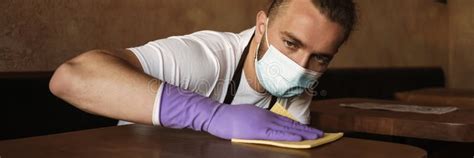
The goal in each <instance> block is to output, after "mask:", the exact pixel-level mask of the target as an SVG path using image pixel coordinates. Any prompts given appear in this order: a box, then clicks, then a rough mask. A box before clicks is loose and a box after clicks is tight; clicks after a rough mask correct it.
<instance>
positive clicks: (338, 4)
mask: <svg viewBox="0 0 474 158" xmlns="http://www.w3.org/2000/svg"><path fill="white" fill-rule="evenodd" d="M289 1H290V0H272V3H271V4H270V7H269V8H268V11H267V14H268V16H269V17H270V19H273V18H272V17H276V16H277V15H278V13H279V11H281V8H284V7H285V6H286V5H285V4H286V3H288V2H289ZM311 1H312V2H313V4H314V6H315V7H316V8H318V9H319V11H320V12H321V13H323V14H324V15H325V16H326V17H327V18H329V20H331V21H333V22H336V23H338V24H339V25H341V26H342V27H343V29H344V39H343V42H344V41H346V40H347V39H348V38H349V35H350V34H351V32H352V30H353V28H354V25H355V23H356V22H357V13H356V9H355V3H354V2H353V1H352V0H311Z"/></svg>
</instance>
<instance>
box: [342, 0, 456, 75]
mask: <svg viewBox="0 0 474 158" xmlns="http://www.w3.org/2000/svg"><path fill="white" fill-rule="evenodd" d="M356 2H358V5H359V14H360V18H359V25H358V26H357V28H356V31H355V32H354V34H353V36H352V37H351V39H350V41H349V42H348V43H346V45H345V46H344V47H343V48H342V49H341V52H340V54H338V55H337V58H336V60H335V62H334V65H333V67H411V66H442V67H444V68H447V62H448V61H447V60H446V59H447V57H448V45H447V43H446V42H447V37H448V16H447V11H448V9H447V6H446V5H445V4H442V3H437V2H435V1H434V0H356Z"/></svg>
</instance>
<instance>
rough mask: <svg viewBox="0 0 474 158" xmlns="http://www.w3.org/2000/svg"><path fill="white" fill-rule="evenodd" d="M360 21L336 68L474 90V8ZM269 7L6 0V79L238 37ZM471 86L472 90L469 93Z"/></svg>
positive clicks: (417, 9)
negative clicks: (175, 42)
mask: <svg viewBox="0 0 474 158" xmlns="http://www.w3.org/2000/svg"><path fill="white" fill-rule="evenodd" d="M355 1H356V2H357V3H358V6H359V13H360V14H361V16H360V17H361V18H360V20H359V25H358V26H357V28H356V31H355V32H354V34H353V36H352V38H351V39H350V41H349V42H348V43H346V44H345V45H344V46H343V47H342V48H341V51H340V53H339V54H338V55H337V57H336V59H335V61H334V63H333V65H332V67H412V66H420V67H421V66H441V67H443V69H444V70H445V72H446V73H447V76H448V77H449V81H450V82H449V85H450V86H452V87H469V88H473V89H474V84H473V81H472V78H473V76H472V74H474V73H473V71H474V68H473V64H472V63H473V62H474V59H473V57H472V55H471V52H470V50H472V49H474V48H473V47H474V46H473V45H472V44H471V43H472V41H473V40H474V33H473V32H474V22H473V21H474V13H473V10H474V8H472V6H474V4H473V3H474V1H472V0H448V5H446V4H442V3H439V2H436V1H435V0H355ZM266 2H267V0H239V1H232V0H200V1H189V0H172V1H171V0H57V1H44V0H43V1H41V0H21V1H18V0H5V1H3V2H2V5H0V15H2V18H0V72H2V71H50V70H54V69H55V68H56V67H57V66H58V65H59V64H60V63H62V62H64V61H65V60H67V59H69V58H71V57H73V56H75V55H77V54H78V53H80V52H83V51H86V50H89V49H94V48H125V47H131V46H137V45H141V44H144V43H145V42H147V41H150V40H154V39H158V38H164V37H167V36H171V35H179V34H186V33H190V32H193V31H197V30H202V29H211V30H219V31H232V32H238V31H241V30H243V29H245V28H248V27H251V26H252V25H253V24H254V19H255V14H256V12H257V11H258V10H259V9H260V8H263V7H265V6H266ZM466 85H468V86H466Z"/></svg>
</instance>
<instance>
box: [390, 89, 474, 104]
mask: <svg viewBox="0 0 474 158" xmlns="http://www.w3.org/2000/svg"><path fill="white" fill-rule="evenodd" d="M395 97H396V98H397V99H398V100H400V101H403V102H408V103H415V104H430V105H444V106H462V107H467V108H469V107H472V108H474V90H468V89H451V88H425V89H418V90H412V91H405V92H397V93H395Z"/></svg>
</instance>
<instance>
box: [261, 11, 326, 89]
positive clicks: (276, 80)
mask: <svg viewBox="0 0 474 158" xmlns="http://www.w3.org/2000/svg"><path fill="white" fill-rule="evenodd" d="M265 27H266V28H265V40H266V41H267V42H266V43H267V46H268V50H267V51H266V53H265V55H263V57H262V59H260V60H258V59H257V57H258V50H259V47H260V43H259V44H258V46H257V53H256V55H255V67H256V72H257V78H258V80H259V82H260V84H261V85H262V86H263V87H264V88H265V90H267V91H268V92H269V93H271V94H272V95H273V96H276V97H284V98H287V97H293V96H297V95H300V94H302V93H303V92H304V90H305V89H306V88H310V87H311V86H312V85H313V84H314V83H315V82H316V81H317V80H318V78H319V77H320V76H321V75H322V73H319V72H315V71H311V70H308V69H305V68H304V67H301V66H300V65H298V64H297V63H295V62H294V61H293V60H291V59H290V58H288V57H287V56H285V55H284V54H283V53H281V52H280V51H279V50H278V49H277V48H275V47H274V46H272V45H271V44H270V42H269V41H268V31H267V30H268V19H267V22H266V23H265Z"/></svg>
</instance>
